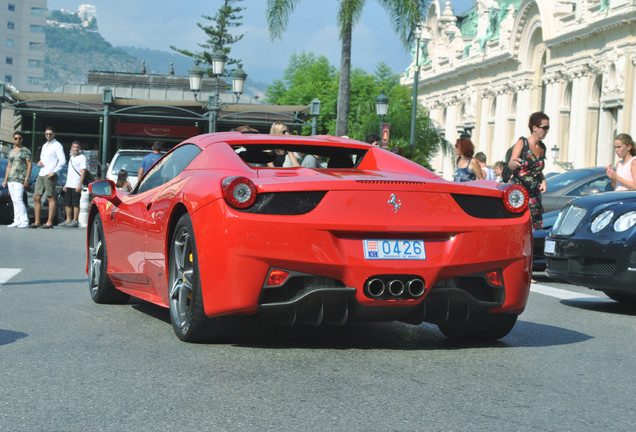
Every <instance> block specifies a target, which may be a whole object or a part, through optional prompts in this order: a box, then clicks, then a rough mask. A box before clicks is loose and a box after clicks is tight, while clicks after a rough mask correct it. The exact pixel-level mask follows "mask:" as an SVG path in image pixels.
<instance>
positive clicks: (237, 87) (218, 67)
mask: <svg viewBox="0 0 636 432" xmlns="http://www.w3.org/2000/svg"><path fill="white" fill-rule="evenodd" d="M211 57H212V77H213V78H214V79H215V80H216V88H215V91H214V94H211V95H209V96H208V101H207V102H206V103H205V105H203V109H204V110H206V111H207V112H208V130H209V132H216V121H217V118H218V115H219V111H220V110H221V94H220V91H219V80H220V79H221V76H222V75H223V71H224V70H225V62H226V61H227V56H226V55H225V53H224V52H223V50H222V49H221V47H220V46H217V47H216V49H215V50H214V53H212V56H211ZM188 73H189V74H190V90H192V93H194V100H196V101H197V102H201V101H200V100H199V93H200V92H201V84H202V81H203V73H204V71H203V69H201V67H199V63H198V62H197V63H196V64H195V65H194V67H193V68H192V69H190V70H189V71H188ZM246 79H247V74H246V73H245V71H244V70H243V67H242V66H241V65H239V67H238V69H236V70H235V71H234V72H233V73H232V92H233V93H234V94H235V95H236V102H238V101H239V98H240V97H241V94H242V93H243V90H244V88H245V80H246Z"/></svg>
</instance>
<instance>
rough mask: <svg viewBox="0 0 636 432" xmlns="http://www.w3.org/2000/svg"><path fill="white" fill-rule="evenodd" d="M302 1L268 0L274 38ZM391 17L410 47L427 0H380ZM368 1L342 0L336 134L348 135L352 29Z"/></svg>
mask: <svg viewBox="0 0 636 432" xmlns="http://www.w3.org/2000/svg"><path fill="white" fill-rule="evenodd" d="M299 1H300V0H267V24H268V27H269V33H270V36H271V38H272V39H277V38H278V39H280V38H281V37H282V34H283V33H284V32H285V30H286V29H287V23H288V21H289V16H290V15H291V13H292V12H293V11H294V8H295V7H296V5H297V4H298V2H299ZM377 1H378V2H379V3H380V5H382V7H384V9H385V10H386V11H387V13H388V14H389V16H390V18H391V25H392V26H393V28H394V29H395V31H396V33H397V34H398V35H399V37H400V39H401V40H402V43H403V44H404V45H405V46H408V45H409V44H410V43H411V41H412V38H413V36H412V35H413V32H412V30H413V29H414V28H415V26H416V25H417V23H418V22H420V21H421V20H422V11H423V9H424V6H425V4H426V0H377ZM365 3H366V0H340V7H339V8H338V28H339V30H340V40H341V41H342V51H341V55H340V84H339V86H338V108H337V118H336V135H346V134H347V120H348V118H349V77H350V74H351V32H352V30H353V26H354V25H355V24H356V23H357V22H358V21H359V20H360V17H361V16H362V10H363V8H364V5H365Z"/></svg>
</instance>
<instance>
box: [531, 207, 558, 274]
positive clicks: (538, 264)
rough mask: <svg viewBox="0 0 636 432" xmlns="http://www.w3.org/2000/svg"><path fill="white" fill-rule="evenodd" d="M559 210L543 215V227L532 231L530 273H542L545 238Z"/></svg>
mask: <svg viewBox="0 0 636 432" xmlns="http://www.w3.org/2000/svg"><path fill="white" fill-rule="evenodd" d="M560 212H561V210H555V211H551V212H547V213H544V214H543V227H542V228H541V229H535V230H533V231H532V245H533V249H532V271H544V270H545V267H546V258H545V255H544V253H543V248H544V243H545V238H546V237H547V236H548V233H549V232H550V230H551V229H552V225H554V222H555V221H556V219H557V217H558V216H559V213H560Z"/></svg>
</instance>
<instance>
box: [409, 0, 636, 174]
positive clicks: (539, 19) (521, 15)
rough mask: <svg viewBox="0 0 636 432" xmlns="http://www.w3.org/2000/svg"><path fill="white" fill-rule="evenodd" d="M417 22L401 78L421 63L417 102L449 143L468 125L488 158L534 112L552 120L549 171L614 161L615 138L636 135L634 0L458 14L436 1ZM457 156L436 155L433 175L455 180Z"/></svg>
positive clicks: (487, 0)
mask: <svg viewBox="0 0 636 432" xmlns="http://www.w3.org/2000/svg"><path fill="white" fill-rule="evenodd" d="M422 25H423V33H422V37H421V39H420V40H421V44H420V47H421V49H420V53H419V54H420V55H419V56H415V55H414V56H413V57H414V61H413V63H412V64H411V65H410V66H409V67H408V69H407V70H406V71H405V73H404V75H403V78H402V82H403V84H406V85H408V86H412V85H413V80H414V71H415V68H416V67H419V80H418V81H419V82H418V83H417V85H418V102H419V103H420V104H421V105H422V106H424V107H425V108H426V109H427V110H428V111H429V113H430V116H431V118H432V119H433V121H434V122H435V123H436V124H437V125H438V127H439V129H440V130H441V131H443V132H444V133H445V137H446V139H447V140H448V141H450V142H451V143H454V142H455V140H456V139H457V138H458V137H459V134H460V133H461V132H463V131H468V132H469V133H470V134H471V136H472V139H473V141H474V143H475V146H476V148H477V150H476V151H483V152H485V153H486V155H487V156H488V164H490V165H492V164H493V163H494V162H495V161H497V160H502V159H504V156H505V153H506V150H507V149H508V147H510V146H511V145H512V144H513V143H514V142H515V141H516V139H517V138H519V137H520V136H526V135H528V134H529V129H528V118H529V116H530V114H531V113H532V112H535V111H544V112H545V113H546V114H547V115H548V116H549V117H550V125H551V128H550V133H549V134H548V136H547V138H546V139H545V144H546V146H547V148H548V152H547V167H546V170H547V171H548V172H549V171H560V170H562V169H563V168H564V167H567V166H568V163H569V164H571V165H572V166H573V167H574V168H582V167H587V166H605V165H608V164H611V163H613V162H614V161H615V154H614V149H613V138H614V136H616V135H617V134H618V133H629V134H631V135H632V136H634V134H636V109H635V106H634V105H635V102H634V89H635V87H636V73H635V65H636V36H635V34H636V0H576V1H574V0H500V1H498V2H497V1H493V0H478V1H477V2H476V6H475V7H474V8H473V9H471V10H470V11H468V12H466V13H464V14H462V15H460V16H456V15H455V14H454V12H453V11H452V8H451V5H450V2H449V1H446V2H445V3H442V2H440V1H439V0H433V1H432V2H431V4H430V6H429V8H428V11H427V14H426V20H425V22H424V23H422ZM415 59H417V60H418V63H419V64H417V65H416V64H415V63H416V61H415ZM557 150H558V153H557ZM454 159H455V158H454V154H448V155H442V154H440V155H438V156H437V157H436V159H435V160H434V161H433V165H434V168H435V170H436V171H437V173H438V174H440V175H441V176H442V177H444V178H447V179H450V178H452V173H453V171H454V163H455V160H454Z"/></svg>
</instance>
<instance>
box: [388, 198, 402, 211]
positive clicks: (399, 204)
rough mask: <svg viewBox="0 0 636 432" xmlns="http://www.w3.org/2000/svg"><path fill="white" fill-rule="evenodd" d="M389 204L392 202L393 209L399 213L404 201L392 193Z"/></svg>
mask: <svg viewBox="0 0 636 432" xmlns="http://www.w3.org/2000/svg"><path fill="white" fill-rule="evenodd" d="M387 204H391V205H392V206H393V211H395V213H397V212H398V210H399V209H400V207H402V201H400V200H399V199H397V197H396V196H395V194H391V197H390V198H389V201H387Z"/></svg>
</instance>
